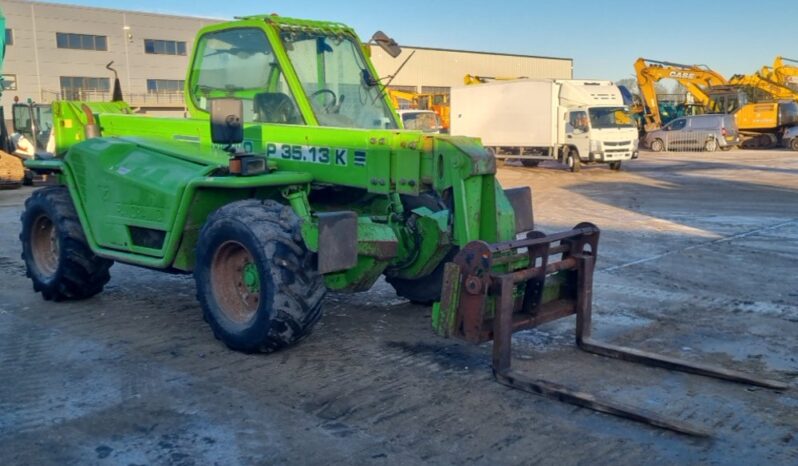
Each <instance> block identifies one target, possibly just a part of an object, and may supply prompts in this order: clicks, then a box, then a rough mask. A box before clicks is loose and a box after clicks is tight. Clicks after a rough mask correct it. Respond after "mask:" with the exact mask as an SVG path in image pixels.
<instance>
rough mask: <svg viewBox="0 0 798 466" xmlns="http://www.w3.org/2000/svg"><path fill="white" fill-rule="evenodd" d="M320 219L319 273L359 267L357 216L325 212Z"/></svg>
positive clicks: (317, 215)
mask: <svg viewBox="0 0 798 466" xmlns="http://www.w3.org/2000/svg"><path fill="white" fill-rule="evenodd" d="M316 217H317V218H318V219H319V266H318V268H319V273H320V274H325V273H330V272H338V271H341V270H347V269H351V268H352V267H354V266H355V265H357V214H356V213H355V212H349V211H344V212H324V213H319V214H316Z"/></svg>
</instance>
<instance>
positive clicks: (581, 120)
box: [568, 111, 589, 133]
mask: <svg viewBox="0 0 798 466" xmlns="http://www.w3.org/2000/svg"><path fill="white" fill-rule="evenodd" d="M568 125H569V127H570V128H569V129H570V130H571V131H572V132H574V133H584V132H587V131H588V129H589V126H588V121H587V112H582V111H580V112H571V113H570V116H569V118H568Z"/></svg>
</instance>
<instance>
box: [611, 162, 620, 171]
mask: <svg viewBox="0 0 798 466" xmlns="http://www.w3.org/2000/svg"><path fill="white" fill-rule="evenodd" d="M610 170H615V171H616V172H617V171H620V170H621V162H610Z"/></svg>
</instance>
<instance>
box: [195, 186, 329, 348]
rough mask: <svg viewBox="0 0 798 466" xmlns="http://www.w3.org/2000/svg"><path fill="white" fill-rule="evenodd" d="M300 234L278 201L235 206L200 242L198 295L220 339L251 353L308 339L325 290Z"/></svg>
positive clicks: (212, 221) (217, 217)
mask: <svg viewBox="0 0 798 466" xmlns="http://www.w3.org/2000/svg"><path fill="white" fill-rule="evenodd" d="M314 259H315V258H314V255H313V254H312V253H311V252H310V251H308V250H307V248H306V247H305V245H304V242H303V240H302V235H301V232H300V219H299V217H297V215H296V214H295V213H294V212H293V211H292V210H291V209H290V208H288V207H286V206H284V205H282V204H280V203H278V202H276V201H271V200H267V201H261V200H256V199H249V200H244V201H237V202H233V203H230V204H228V205H226V206H224V207H221V208H219V209H218V210H217V211H216V212H214V213H213V214H211V215H210V216H209V217H208V220H207V221H206V222H205V225H204V226H203V227H202V231H201V232H200V237H199V241H198V242H197V263H196V268H195V270H194V278H195V280H196V283H197V298H198V299H199V302H200V304H201V306H202V310H203V315H204V317H205V320H206V321H207V322H208V324H210V326H211V329H212V330H213V334H214V336H215V337H216V338H217V339H219V340H221V341H222V342H223V343H224V344H225V345H227V346H228V347H229V348H231V349H233V350H236V351H242V352H245V353H254V352H263V353H268V352H272V351H277V350H279V349H282V348H284V347H286V346H289V345H291V344H293V343H296V342H297V341H299V340H301V339H302V338H304V337H306V336H308V335H309V334H310V332H311V330H312V329H313V326H314V325H316V322H318V320H319V318H320V317H321V303H322V299H323V298H324V295H325V294H326V292H327V289H326V287H325V285H324V280H323V278H322V276H321V275H320V274H319V273H318V272H317V271H316V266H315V260H314Z"/></svg>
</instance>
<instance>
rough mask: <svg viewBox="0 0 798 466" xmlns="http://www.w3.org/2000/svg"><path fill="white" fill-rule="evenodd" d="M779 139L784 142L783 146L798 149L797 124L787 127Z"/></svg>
mask: <svg viewBox="0 0 798 466" xmlns="http://www.w3.org/2000/svg"><path fill="white" fill-rule="evenodd" d="M781 140H782V141H783V142H784V147H786V148H787V149H792V150H795V151H798V126H791V127H789V128H787V130H786V131H784V135H783V136H782V137H781Z"/></svg>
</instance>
